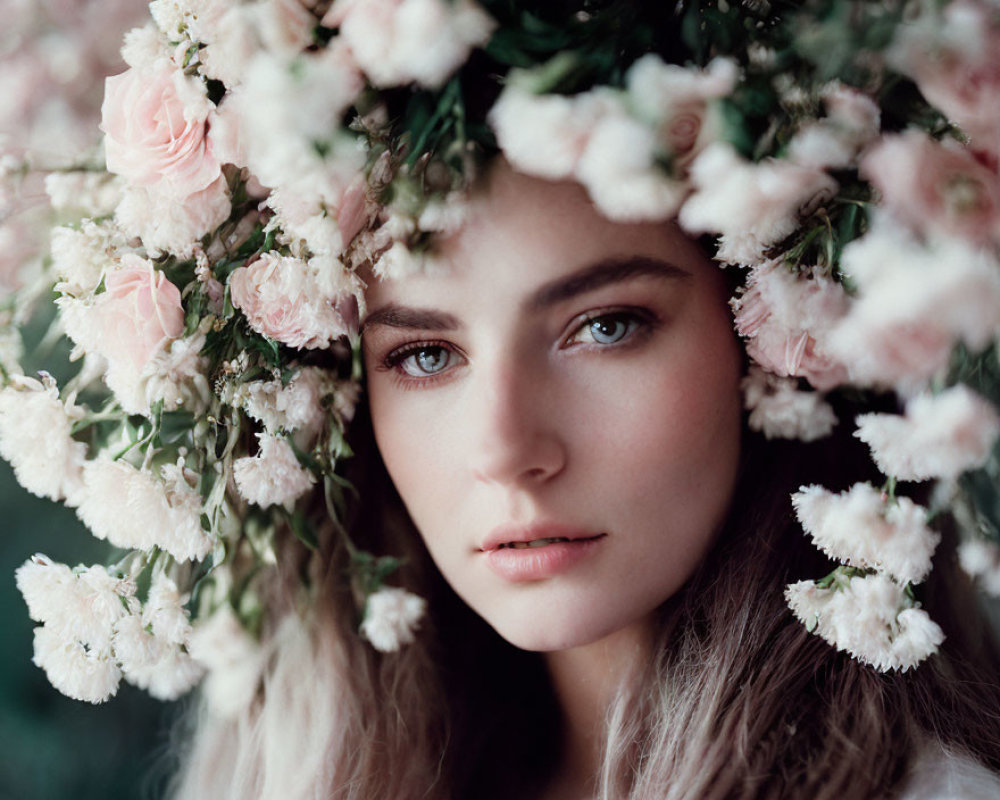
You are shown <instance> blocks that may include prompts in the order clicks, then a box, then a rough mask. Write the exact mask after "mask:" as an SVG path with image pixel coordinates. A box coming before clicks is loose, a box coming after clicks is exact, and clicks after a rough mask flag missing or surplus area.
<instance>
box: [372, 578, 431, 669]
mask: <svg viewBox="0 0 1000 800" xmlns="http://www.w3.org/2000/svg"><path fill="white" fill-rule="evenodd" d="M426 605H427V602H426V601H425V600H424V599H423V598H422V597H418V596H417V595H415V594H411V593H410V592H408V591H406V590H405V589H399V588H397V587H383V588H382V589H379V590H378V591H377V592H374V593H373V594H371V595H369V596H368V603H367V605H366V606H365V618H364V621H363V622H362V623H361V633H362V634H363V635H364V637H365V638H366V639H368V641H369V642H371V643H372V647H374V648H375V649H376V650H380V651H381V652H383V653H391V652H393V651H395V650H399V648H400V647H401V646H402V645H404V644H409V643H411V642H412V641H413V639H414V632H415V631H416V629H417V628H418V627H419V623H420V618H421V617H422V616H423V614H424V608H425V607H426Z"/></svg>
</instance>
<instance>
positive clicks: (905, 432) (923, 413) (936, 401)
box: [854, 384, 1000, 481]
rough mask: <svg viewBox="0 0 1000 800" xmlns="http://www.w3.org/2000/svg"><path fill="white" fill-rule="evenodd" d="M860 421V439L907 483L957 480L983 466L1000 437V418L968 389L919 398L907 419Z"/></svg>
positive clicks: (883, 466)
mask: <svg viewBox="0 0 1000 800" xmlns="http://www.w3.org/2000/svg"><path fill="white" fill-rule="evenodd" d="M856 422H857V424H858V429H857V430H856V431H855V432H854V435H855V436H856V437H857V438H859V439H861V441H863V442H866V443H867V444H868V445H869V446H870V447H871V449H872V458H873V459H874V460H875V463H876V464H877V465H878V468H879V469H880V470H882V472H883V473H885V474H886V475H892V476H893V477H895V478H898V479H899V480H904V481H924V480H927V479H929V478H957V477H958V476H959V475H960V474H961V473H963V472H965V471H966V470H969V469H975V468H976V467H978V466H980V465H981V464H983V462H984V461H986V459H987V458H988V457H989V454H990V451H991V450H992V449H993V445H994V443H995V442H996V440H997V437H998V436H1000V414H997V412H996V409H994V408H993V405H992V404H991V403H990V402H989V401H987V400H986V399H985V398H983V397H981V396H979V395H977V394H976V393H975V392H974V391H972V390H971V389H969V388H968V387H967V386H965V385H963V384H959V385H957V386H953V387H951V388H950V389H946V390H945V391H943V392H941V393H940V394H937V395H931V394H921V395H917V396H916V397H914V398H912V399H910V400H909V401H908V402H907V404H906V414H905V416H899V415H896V414H862V415H861V416H859V417H858V418H857V420H856Z"/></svg>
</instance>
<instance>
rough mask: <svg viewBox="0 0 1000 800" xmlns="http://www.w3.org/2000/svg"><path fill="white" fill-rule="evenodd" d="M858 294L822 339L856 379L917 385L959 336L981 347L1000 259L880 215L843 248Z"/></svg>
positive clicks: (999, 307) (996, 305)
mask: <svg viewBox="0 0 1000 800" xmlns="http://www.w3.org/2000/svg"><path fill="white" fill-rule="evenodd" d="M841 265H842V269H843V270H844V272H845V273H846V274H847V275H848V276H849V277H850V278H851V279H852V280H853V281H854V282H855V283H856V285H857V288H858V294H857V297H856V299H855V300H854V302H852V303H851V307H850V310H849V311H848V313H847V314H846V315H845V316H844V317H843V318H842V320H841V321H840V323H839V324H838V325H837V326H835V327H834V329H833V330H832V331H831V333H830V336H829V337H828V339H827V341H826V347H827V349H828V350H829V352H830V353H832V354H833V356H834V357H836V358H838V359H840V360H841V361H842V362H843V363H844V364H846V365H847V367H848V372H849V374H850V377H851V380H852V381H854V382H856V383H859V384H861V385H878V386H896V387H897V388H900V389H902V390H907V389H912V388H913V387H914V386H916V387H919V386H920V385H921V384H922V383H923V382H924V381H926V380H927V379H928V378H930V377H932V376H933V375H934V374H936V373H937V372H939V371H940V370H941V369H943V368H944V367H945V366H946V365H947V363H948V359H949V357H950V355H951V351H952V348H953V347H954V345H956V344H957V343H958V342H960V341H961V342H964V343H965V344H967V345H968V346H969V347H970V348H972V349H973V350H978V349H981V348H982V347H985V346H986V345H987V344H988V343H989V342H990V341H991V340H992V338H993V336H994V334H995V332H996V330H997V327H998V326H1000V264H998V263H997V260H996V258H995V257H994V256H993V255H991V254H990V253H989V252H987V251H986V250H980V249H975V248H973V247H970V246H969V245H968V244H966V243H964V242H961V241H958V240H955V239H941V238H931V239H929V240H928V241H926V242H919V241H917V240H916V239H915V238H913V237H912V236H911V235H910V234H908V233H906V232H905V231H903V230H901V229H900V227H899V226H898V225H895V224H893V223H892V222H890V221H888V220H887V219H885V218H880V217H876V219H875V221H874V223H873V226H872V229H871V230H870V231H869V232H868V233H867V234H866V235H865V236H863V237H862V238H860V239H857V240H855V241H853V242H851V243H850V244H849V245H847V247H845V248H844V253H843V256H842V258H841Z"/></svg>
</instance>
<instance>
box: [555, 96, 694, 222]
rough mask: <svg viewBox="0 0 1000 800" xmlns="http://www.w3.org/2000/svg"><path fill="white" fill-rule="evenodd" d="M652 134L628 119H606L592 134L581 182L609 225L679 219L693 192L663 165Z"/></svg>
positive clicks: (618, 116)
mask: <svg viewBox="0 0 1000 800" xmlns="http://www.w3.org/2000/svg"><path fill="white" fill-rule="evenodd" d="M657 156H658V152H657V140H656V135H655V133H654V131H653V129H652V128H650V127H649V126H647V125H645V124H643V123H641V122H639V121H638V120H636V119H633V118H631V117H629V116H627V115H626V114H605V115H604V116H603V117H601V118H600V119H599V120H598V121H597V123H596V125H595V127H594V129H593V130H592V131H591V134H590V137H589V138H588V140H587V146H586V147H585V148H584V151H583V153H582V154H581V156H580V159H579V161H578V162H577V164H576V173H575V174H576V177H577V179H578V180H579V181H580V182H581V183H582V184H583V185H584V186H585V187H586V188H587V192H588V194H589V195H590V198H591V200H593V201H594V205H596V206H597V208H598V210H599V211H600V212H601V213H602V214H604V215H605V216H606V217H607V218H608V219H611V220H617V221H620V222H640V221H644V220H662V219H667V218H669V217H671V216H673V215H674V214H675V213H676V212H677V209H678V207H679V206H680V204H681V201H682V200H683V199H684V197H685V195H686V194H687V186H686V185H685V184H684V183H682V182H680V181H676V180H674V179H672V178H671V177H670V176H668V175H667V174H666V172H665V171H664V170H663V169H662V168H661V167H660V166H659V165H658V164H657Z"/></svg>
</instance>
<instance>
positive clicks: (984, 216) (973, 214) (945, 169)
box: [861, 130, 1000, 244]
mask: <svg viewBox="0 0 1000 800" xmlns="http://www.w3.org/2000/svg"><path fill="white" fill-rule="evenodd" d="M861 174H862V175H864V177H866V178H867V179H868V180H869V181H871V182H872V185H874V186H875V188H876V189H878V191H879V194H881V195H882V202H883V204H884V206H885V207H886V208H888V209H889V210H890V211H891V212H892V213H893V215H894V216H895V217H896V218H898V219H899V220H901V221H902V222H905V223H906V224H908V225H911V226H912V227H913V228H915V229H916V230H918V231H922V232H929V233H935V232H937V233H943V234H950V235H954V236H959V237H963V238H966V239H969V240H972V241H974V242H978V243H980V244H987V243H989V242H990V241H995V240H997V239H998V238H1000V178H998V177H997V174H996V171H995V170H993V169H990V168H988V167H986V166H984V165H983V164H981V163H980V162H979V161H977V160H976V158H975V157H974V156H973V155H972V153H971V152H970V151H969V150H968V149H966V148H965V147H963V146H962V145H960V144H959V143H958V142H955V141H946V142H937V141H934V140H933V139H931V138H930V137H929V136H928V135H927V134H926V133H923V132H922V131H916V130H909V131H905V132H904V133H902V134H898V135H893V136H885V137H884V138H883V139H882V140H881V141H880V142H879V143H878V144H877V145H875V146H874V147H873V148H871V149H870V150H869V151H868V152H867V153H866V154H865V157H864V159H863V160H862V162H861Z"/></svg>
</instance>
